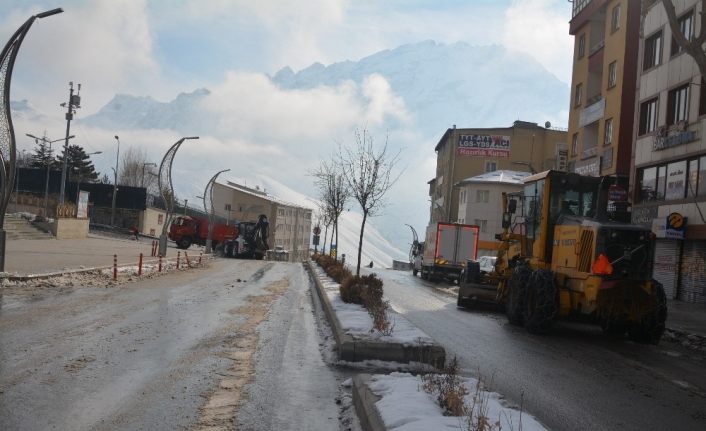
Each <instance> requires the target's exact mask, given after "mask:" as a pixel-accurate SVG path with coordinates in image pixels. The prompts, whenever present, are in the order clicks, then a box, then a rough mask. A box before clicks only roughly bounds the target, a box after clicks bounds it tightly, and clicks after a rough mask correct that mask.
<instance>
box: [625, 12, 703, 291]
mask: <svg viewBox="0 0 706 431" xmlns="http://www.w3.org/2000/svg"><path fill="white" fill-rule="evenodd" d="M674 5H675V7H676V14H677V18H678V21H679V25H680V27H681V28H682V29H683V30H684V31H685V33H686V35H687V37H689V38H693V37H694V35H697V34H700V33H701V32H703V31H706V29H702V28H699V27H700V22H701V19H700V14H701V12H702V11H701V2H700V1H697V0H681V1H678V0H676V1H674ZM642 36H643V37H642V38H641V40H640V52H639V61H638V91H637V92H638V104H637V105H638V110H637V114H636V118H635V120H636V121H635V123H636V127H635V128H634V130H635V132H634V134H635V137H634V140H633V141H634V144H633V145H634V151H633V156H634V165H633V168H632V170H631V181H630V184H631V185H632V186H633V190H632V197H633V202H634V205H633V212H632V221H633V222H634V223H641V224H645V225H648V226H652V228H653V232H654V233H655V234H656V235H657V237H658V240H657V247H656V251H655V266H654V272H653V276H654V278H655V279H657V280H659V281H660V282H662V284H664V287H665V291H666V293H667V297H668V298H675V299H679V300H683V301H687V302H699V303H706V219H705V218H704V217H705V216H706V142H705V141H704V127H705V123H706V122H705V120H706V83H705V82H704V80H703V79H702V77H701V74H700V72H699V68H698V67H697V65H696V63H695V62H694V60H693V59H692V57H691V56H690V55H689V54H687V53H686V52H684V51H683V50H682V49H681V48H680V47H679V46H678V45H677V44H676V42H675V41H674V40H673V38H672V31H671V29H670V26H669V23H668V19H667V14H666V11H665V10H664V7H663V5H662V2H659V1H658V2H653V4H652V5H650V6H648V9H647V10H646V15H645V21H644V33H643V35H642Z"/></svg>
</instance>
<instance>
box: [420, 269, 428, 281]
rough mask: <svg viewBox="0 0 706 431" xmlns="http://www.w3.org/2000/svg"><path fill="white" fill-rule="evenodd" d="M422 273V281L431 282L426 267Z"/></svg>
mask: <svg viewBox="0 0 706 431" xmlns="http://www.w3.org/2000/svg"><path fill="white" fill-rule="evenodd" d="M421 271H422V275H421V277H422V280H429V273H428V272H427V271H425V270H424V267H422V269H421Z"/></svg>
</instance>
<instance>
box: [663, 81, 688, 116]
mask: <svg viewBox="0 0 706 431" xmlns="http://www.w3.org/2000/svg"><path fill="white" fill-rule="evenodd" d="M688 118H689V84H685V85H682V86H681V87H677V88H675V89H674V90H671V91H670V92H669V94H668V97H667V125H670V126H671V125H672V124H677V123H678V122H680V121H686V120H687V119H688Z"/></svg>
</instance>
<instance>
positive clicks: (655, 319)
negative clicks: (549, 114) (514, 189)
mask: <svg viewBox="0 0 706 431" xmlns="http://www.w3.org/2000/svg"><path fill="white" fill-rule="evenodd" d="M626 186H627V184H626V182H625V181H624V180H622V179H621V178H619V177H588V176H582V175H578V174H574V173H566V172H559V171H546V172H542V173H538V174H535V175H532V176H529V177H527V178H526V179H525V180H524V189H523V192H522V193H518V194H516V195H503V211H504V212H503V220H502V226H503V232H502V233H501V234H499V235H497V236H496V238H497V239H498V240H499V241H500V243H501V247H500V250H499V251H498V258H497V260H496V264H495V271H493V272H491V273H487V274H486V273H482V272H481V271H479V269H478V265H477V263H476V262H473V261H468V263H467V266H466V269H465V273H464V275H463V277H462V280H461V282H460V288H459V296H458V305H459V306H471V305H473V304H474V303H475V302H477V301H492V302H494V303H496V304H500V305H502V306H504V308H505V312H506V314H507V317H508V320H509V321H510V323H512V324H515V325H524V326H525V327H526V328H527V330H529V331H530V332H533V333H544V332H547V331H548V330H549V329H550V328H551V326H552V324H553V323H554V321H555V320H556V319H558V318H572V317H575V318H581V320H590V321H594V322H596V323H599V324H601V325H602V327H603V330H604V331H605V332H607V333H613V334H624V333H626V332H627V333H628V335H629V337H630V338H631V339H632V340H634V341H637V342H641V343H654V344H657V343H658V342H659V339H660V337H661V336H662V333H663V332H664V324H665V321H666V319H667V305H666V296H665V294H664V289H663V287H662V285H661V284H660V283H658V282H657V281H655V280H653V279H652V278H651V274H652V263H653V257H654V243H655V240H654V235H653V234H652V232H651V231H650V230H649V229H648V228H646V227H643V226H639V225H634V224H631V223H630V212H629V205H628V202H627V192H626V191H625V190H626ZM518 210H519V211H518Z"/></svg>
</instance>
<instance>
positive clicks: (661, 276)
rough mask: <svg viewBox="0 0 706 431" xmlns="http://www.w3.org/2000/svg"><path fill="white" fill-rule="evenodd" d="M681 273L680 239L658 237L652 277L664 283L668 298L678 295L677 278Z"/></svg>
mask: <svg viewBox="0 0 706 431" xmlns="http://www.w3.org/2000/svg"><path fill="white" fill-rule="evenodd" d="M678 274H679V241H677V240H673V239H658V240H657V244H655V261H654V267H653V268H652V278H654V279H655V280H657V281H659V282H660V283H662V286H664V293H665V294H666V295H667V298H669V299H674V298H676V297H677V279H678V277H677V276H678Z"/></svg>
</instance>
